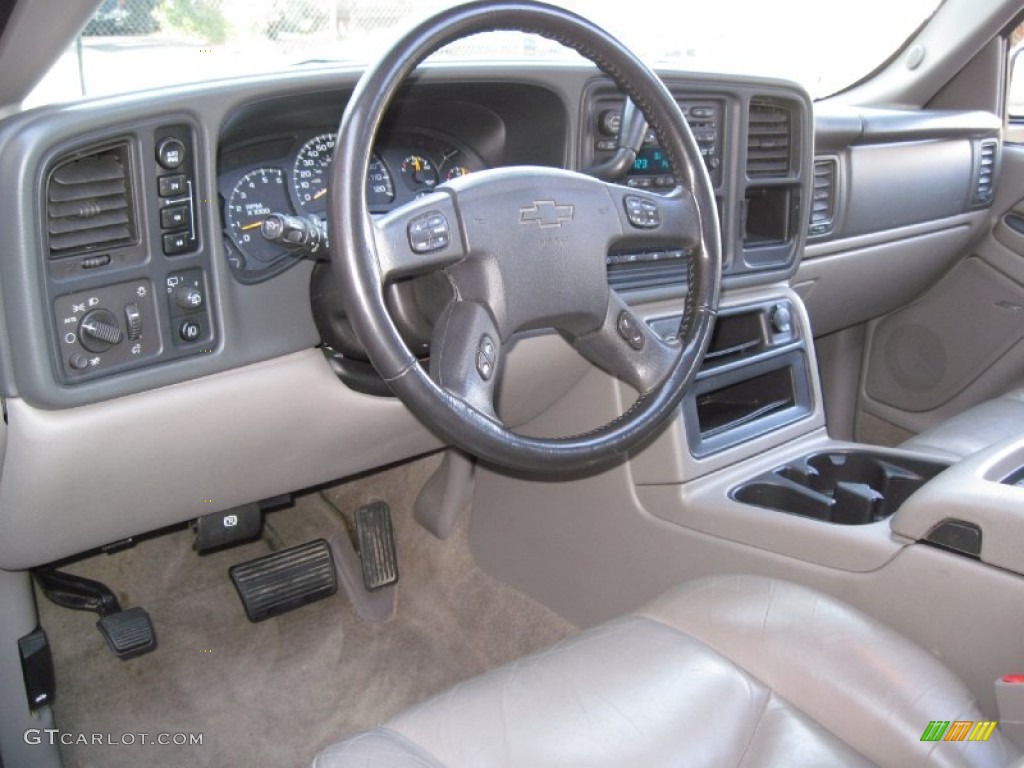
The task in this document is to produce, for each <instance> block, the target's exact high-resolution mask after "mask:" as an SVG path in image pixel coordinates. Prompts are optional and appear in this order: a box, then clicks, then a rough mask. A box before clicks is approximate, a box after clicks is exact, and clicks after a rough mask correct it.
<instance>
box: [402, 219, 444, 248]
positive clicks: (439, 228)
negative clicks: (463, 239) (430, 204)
mask: <svg viewBox="0 0 1024 768" xmlns="http://www.w3.org/2000/svg"><path fill="white" fill-rule="evenodd" d="M450 241H451V232H450V230H449V228H448V219H446V218H445V216H444V214H443V213H441V212H440V211H430V212H429V213H424V214H423V215H422V216H417V217H416V218H415V219H413V220H412V221H410V222H409V246H410V247H411V248H412V249H413V251H415V252H416V253H430V252H431V251H439V250H441V249H442V248H447V247H448V243H449V242H450Z"/></svg>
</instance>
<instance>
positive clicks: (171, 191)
mask: <svg viewBox="0 0 1024 768" xmlns="http://www.w3.org/2000/svg"><path fill="white" fill-rule="evenodd" d="M157 188H158V191H159V192H160V197H174V196H175V195H183V194H185V174H184V173H173V174H171V175H169V176H161V177H160V178H159V179H157Z"/></svg>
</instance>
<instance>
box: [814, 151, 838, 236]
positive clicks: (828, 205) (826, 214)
mask: <svg viewBox="0 0 1024 768" xmlns="http://www.w3.org/2000/svg"><path fill="white" fill-rule="evenodd" d="M838 170H839V163H838V162H837V161H836V159H835V158H834V157H824V158H821V157H820V158H818V159H817V160H815V161H814V194H813V198H812V203H811V225H810V228H809V229H808V234H809V235H811V236H812V237H815V236H820V235H827V234H828V233H829V232H831V231H832V226H833V225H834V223H835V218H836V177H837V176H838Z"/></svg>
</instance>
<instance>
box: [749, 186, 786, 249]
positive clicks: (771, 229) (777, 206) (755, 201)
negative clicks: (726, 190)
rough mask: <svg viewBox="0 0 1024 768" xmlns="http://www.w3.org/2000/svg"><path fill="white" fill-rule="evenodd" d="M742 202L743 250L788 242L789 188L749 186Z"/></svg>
mask: <svg viewBox="0 0 1024 768" xmlns="http://www.w3.org/2000/svg"><path fill="white" fill-rule="evenodd" d="M745 203H746V205H745V213H746V215H745V216H744V219H743V245H744V246H745V247H748V248H752V247H757V246H761V245H780V244H781V243H785V242H786V241H788V240H789V236H790V235H789V218H790V210H791V206H790V203H789V187H750V188H749V189H748V190H747V197H746V200H745Z"/></svg>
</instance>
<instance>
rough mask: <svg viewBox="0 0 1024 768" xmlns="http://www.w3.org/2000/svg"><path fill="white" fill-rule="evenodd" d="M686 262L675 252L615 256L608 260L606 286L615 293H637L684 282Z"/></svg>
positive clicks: (680, 254) (679, 253) (681, 255)
mask: <svg viewBox="0 0 1024 768" xmlns="http://www.w3.org/2000/svg"><path fill="white" fill-rule="evenodd" d="M686 274H687V269H686V259H685V258H684V257H683V254H682V253H681V252H679V251H660V252H651V253H643V254H622V255H619V254H616V255H612V256H609V257H608V285H610V286H611V287H612V288H614V289H615V290H617V291H640V290H644V289H647V288H659V287H661V286H667V285H680V286H681V285H683V284H684V283H685V282H686Z"/></svg>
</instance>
